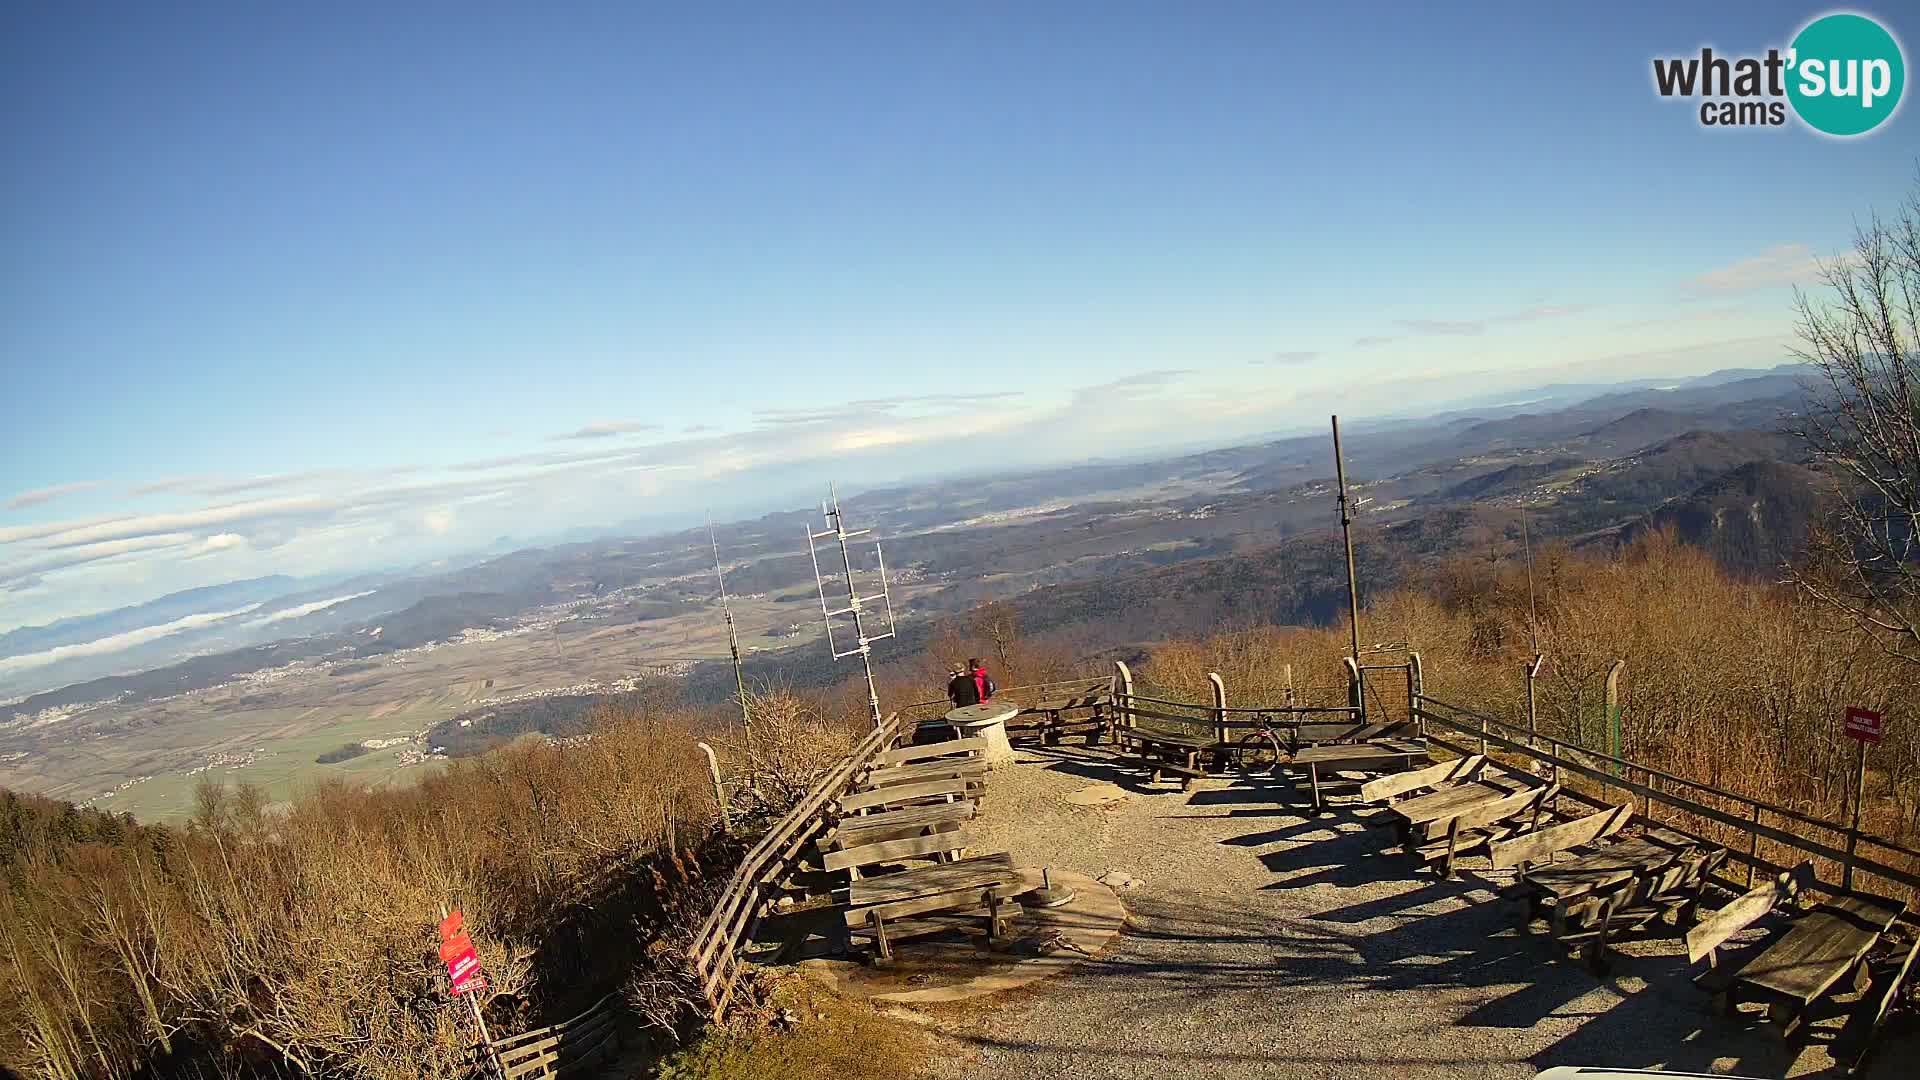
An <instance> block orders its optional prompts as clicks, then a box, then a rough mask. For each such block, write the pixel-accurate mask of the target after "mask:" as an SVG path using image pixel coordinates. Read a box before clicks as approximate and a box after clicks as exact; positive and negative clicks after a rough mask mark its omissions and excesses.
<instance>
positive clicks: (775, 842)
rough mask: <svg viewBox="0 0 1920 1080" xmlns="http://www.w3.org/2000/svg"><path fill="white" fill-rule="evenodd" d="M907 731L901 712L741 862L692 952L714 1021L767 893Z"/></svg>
mask: <svg viewBox="0 0 1920 1080" xmlns="http://www.w3.org/2000/svg"><path fill="white" fill-rule="evenodd" d="M903 726H904V724H903V722H902V720H901V714H900V713H897V712H896V713H894V714H893V715H891V716H889V717H887V718H886V719H885V720H883V721H882V722H881V723H880V726H879V727H876V728H874V729H873V730H872V731H869V732H868V733H867V734H866V736H865V737H864V738H862V739H861V740H860V741H859V743H857V744H856V745H855V746H854V748H853V750H852V751H851V752H849V753H848V754H847V756H846V757H844V758H842V759H841V760H840V763H839V764H837V765H835V766H834V767H833V768H831V769H829V770H827V773H826V775H824V776H822V777H821V778H820V779H819V780H817V781H815V782H814V784H813V786H812V787H810V788H808V789H807V794H806V795H805V796H804V797H803V798H802V799H801V800H800V802H799V803H798V804H796V805H795V806H794V808H793V809H792V810H789V811H787V814H786V816H785V817H782V818H781V819H780V820H779V821H778V822H777V823H775V824H774V826H773V828H771V829H769V830H767V833H766V835H765V836H762V837H761V838H760V841H759V842H758V843H756V844H755V845H753V847H752V849H750V850H749V851H748V852H747V854H746V857H745V858H743V859H741V860H740V866H739V867H738V868H737V869H736V870H735V871H734V872H733V877H732V878H730V879H729V880H728V881H727V886H726V889H725V890H723V891H722V892H721V894H720V899H719V900H718V901H716V902H715V904H714V906H713V911H712V913H711V914H709V915H708V916H707V920H706V922H704V923H702V924H701V926H700V932H699V933H698V934H696V935H695V936H694V940H693V945H692V946H691V948H690V950H689V951H690V954H691V960H692V963H693V970H694V974H695V976H696V977H697V979H698V980H699V983H700V993H701V996H702V997H703V998H704V1000H705V1003H706V1008H707V1012H708V1015H709V1016H711V1017H712V1018H713V1019H714V1020H716V1021H717V1020H719V1019H721V1018H722V1017H724V1016H725V1015H726V1011H727V1005H728V1003H729V1002H731V1001H732V1000H733V989H734V985H735V984H736V983H737V982H738V981H739V979H740V972H741V960H740V946H741V944H742V943H743V942H744V941H745V940H746V939H747V938H748V937H750V936H751V934H752V931H753V927H754V924H755V922H756V921H757V920H758V919H759V916H760V911H761V907H762V904H763V902H764V900H765V898H766V893H767V890H768V889H770V888H772V887H773V886H775V885H777V884H778V883H779V881H780V880H781V879H782V878H783V877H785V876H786V875H787V873H788V872H789V871H790V869H791V867H792V865H793V862H794V860H795V858H796V857H797V856H798V855H799V854H800V852H801V850H802V849H803V848H804V847H805V846H806V844H807V842H808V841H809V840H811V839H813V837H814V835H815V834H817V833H818V832H819V831H820V829H821V827H822V826H824V825H825V824H826V822H827V813H828V810H829V809H830V808H831V807H832V805H833V802H834V800H836V799H838V798H840V796H842V795H844V794H846V792H847V788H848V786H849V785H850V784H852V782H853V779H854V777H855V776H857V775H858V774H859V772H860V770H862V769H863V768H865V767H866V766H867V765H868V764H870V763H871V762H872V761H873V759H874V758H875V757H877V756H878V755H879V754H880V753H881V751H883V750H886V749H887V748H889V747H891V746H892V745H893V744H894V741H895V740H896V739H898V738H899V736H900V734H901V730H902V728H903Z"/></svg>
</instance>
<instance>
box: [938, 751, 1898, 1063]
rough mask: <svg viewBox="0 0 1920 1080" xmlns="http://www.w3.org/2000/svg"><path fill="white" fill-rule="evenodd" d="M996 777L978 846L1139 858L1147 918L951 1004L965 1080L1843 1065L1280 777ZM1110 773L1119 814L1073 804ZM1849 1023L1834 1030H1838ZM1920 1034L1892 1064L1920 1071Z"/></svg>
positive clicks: (1652, 953)
mask: <svg viewBox="0 0 1920 1080" xmlns="http://www.w3.org/2000/svg"><path fill="white" fill-rule="evenodd" d="M1021 760H1022V763H1021V764H1020V765H1017V766H1015V767H1012V768H1010V769H1003V770H1000V771H999V772H996V773H994V774H993V777H992V780H991V785H990V787H989V790H988V795H987V801H986V805H985V813H984V815H983V817H982V818H980V819H979V820H978V821H976V822H975V823H974V825H972V826H970V827H969V831H971V832H972V833H973V834H974V835H975V837H976V838H977V843H978V846H980V847H983V848H986V849H987V850H993V849H996V848H1002V847H1004V848H1005V849H1007V850H1010V851H1012V852H1013V853H1014V856H1015V858H1016V860H1017V861H1018V862H1020V863H1022V864H1026V865H1035V864H1051V865H1055V866H1064V867H1068V868H1071V869H1074V870H1078V871H1081V872H1082V873H1086V874H1089V875H1092V876H1095V877H1098V876H1100V875H1102V874H1105V873H1106V872H1108V871H1109V870H1114V869H1118V870H1123V871H1125V872H1126V873H1128V874H1131V875H1132V876H1134V877H1136V878H1140V879H1142V880H1143V881H1144V882H1145V884H1144V885H1142V886H1140V887H1139V888H1136V889H1130V890H1124V894H1123V896H1122V899H1123V900H1124V901H1125V903H1126V905H1127V908H1128V910H1129V912H1130V917H1129V919H1128V928H1127V932H1126V933H1125V934H1124V935H1123V936H1122V937H1121V938H1120V940H1119V942H1118V943H1117V945H1116V946H1115V947H1114V948H1113V949H1112V950H1111V951H1109V952H1108V953H1107V954H1106V955H1104V956H1102V957H1100V958H1098V959H1095V960H1092V961H1089V962H1088V963H1086V964H1084V965H1082V966H1080V967H1078V968H1077V969H1075V970H1074V971H1073V972H1071V973H1069V974H1066V975H1063V976H1061V977H1059V978H1057V979H1053V980H1049V981H1048V982H1046V983H1044V984H1041V985H1040V986H1038V987H1035V988H1033V989H1030V990H1027V991H1020V992H1016V993H1013V994H1009V995H1006V996H1004V997H998V998H992V999H988V1004H987V1005H984V1006H975V1007H971V1008H959V1007H955V1008H953V1009H950V1010H948V1011H944V1012H942V1011H938V1010H930V1011H931V1013H932V1016H933V1021H934V1024H935V1026H936V1027H938V1028H939V1029H940V1030H942V1031H944V1032H946V1033H947V1034H948V1035H949V1036H951V1037H952V1038H953V1039H954V1040H955V1041H956V1051H957V1052H956V1053H955V1054H954V1055H953V1057H952V1059H951V1060H950V1061H949V1062H947V1063H946V1066H945V1068H946V1070H947V1072H948V1073H949V1074H950V1075H952V1076H955V1077H962V1076H964V1077H967V1078H969V1080H973V1078H992V1077H1074V1078H1076V1080H1091V1078H1095V1077H1128V1078H1138V1077H1145V1076H1174V1075H1190V1076H1207V1077H1287V1078H1294V1077H1301V1078H1305V1077H1341V1078H1367V1077H1449V1078H1452V1077H1488V1078H1493V1077H1498V1078H1502V1080H1505V1078H1526V1077H1531V1076H1532V1075H1533V1074H1534V1072H1535V1071H1536V1070H1537V1069H1541V1068H1545V1067H1547V1066H1550V1065H1587V1066H1608V1067H1614V1068H1640V1069H1661V1070H1686V1071H1696V1072H1723V1073H1731V1074H1735V1075H1742V1076H1754V1077H1786V1076H1810V1075H1819V1074H1822V1073H1827V1072H1831V1066H1832V1062H1831V1060H1830V1059H1829V1057H1828V1055H1827V1054H1826V1052H1825V1049H1824V1048H1823V1046H1822V1045H1820V1043H1819V1042H1818V1041H1815V1042H1814V1043H1812V1044H1811V1045H1809V1046H1807V1047H1806V1048H1804V1049H1800V1050H1797V1051H1795V1050H1789V1049H1787V1048H1786V1047H1783V1046H1782V1045H1781V1044H1780V1042H1779V1040H1778V1039H1776V1038H1774V1037H1773V1036H1772V1034H1771V1033H1770V1032H1769V1031H1767V1030H1766V1029H1765V1028H1764V1027H1763V1026H1762V1025H1760V1024H1758V1023H1757V1022H1756V1021H1755V1019H1754V1018H1753V1015H1752V1014H1751V1013H1748V1014H1744V1015H1743V1016H1742V1017H1741V1018H1740V1019H1738V1020H1722V1019H1718V1018H1715V1017H1713V1016H1711V1015H1710V1014H1709V1013H1708V1012H1707V1011H1706V1009H1705V1007H1704V1005H1705V1002H1704V996H1703V995H1702V994H1701V993H1700V992H1699V991H1697V990H1696V989H1695V988H1694V987H1693V985H1692V984H1691V982H1690V981H1689V980H1688V978H1687V968H1686V958H1685V956H1684V955H1683V953H1682V949H1681V946H1680V944H1679V942H1678V941H1677V940H1672V939H1666V940H1656V941H1647V942H1636V943H1631V944H1629V945H1628V946H1627V947H1626V950H1625V952H1626V955H1622V956H1619V957H1618V958H1617V959H1616V961H1615V964H1614V970H1613V974H1612V975H1611V976H1610V977H1609V978H1608V979H1606V980H1596V979H1595V978H1594V977H1593V976H1592V975H1590V974H1589V973H1588V972H1587V971H1586V969H1585V968H1584V967H1582V966H1580V965H1578V964H1573V963H1555V962H1554V961H1553V949H1552V947H1551V943H1550V942H1549V941H1548V939H1547V938H1546V937H1545V934H1544V931H1543V930H1540V929H1536V930H1534V931H1532V932H1528V933H1523V932H1521V931H1518V930H1516V929H1515V928H1514V927H1513V926H1512V925H1511V924H1510V921H1509V916H1508V915H1507V913H1506V911H1505V910H1504V909H1505V905H1503V904H1501V903H1499V902H1498V901H1497V900H1496V899H1495V898H1494V896H1493V892H1494V890H1496V889H1498V888H1499V887H1500V886H1501V885H1503V884H1504V883H1505V882H1506V881H1507V880H1509V877H1508V875H1506V874H1498V875H1494V874H1483V873H1481V872H1480V871H1477V870H1475V869H1474V866H1475V865H1480V866H1484V860H1478V859H1468V860H1467V866H1466V869H1465V870H1464V873H1463V876H1462V878H1461V879H1460V880H1457V881H1452V882H1443V881H1439V880H1437V879H1435V878H1434V877H1433V876H1432V875H1431V874H1427V873H1416V872H1415V871H1414V869H1413V868H1412V866H1411V864H1410V862H1409V861H1408V860H1407V859H1406V857H1404V856H1401V855H1399V854H1397V853H1385V852H1383V850H1382V848H1383V844H1382V842H1381V837H1380V836H1379V835H1378V834H1375V833H1373V832H1371V831H1370V830H1367V829H1366V828H1365V827H1364V826H1362V825H1360V824H1359V823H1358V822H1356V821H1355V820H1354V818H1353V816H1352V810H1351V808H1350V807H1344V806H1340V802H1341V800H1336V802H1335V806H1336V809H1333V810H1331V811H1330V812H1329V813H1327V814H1326V815H1324V816H1322V817H1319V818H1317V819H1313V820H1308V819H1307V818H1305V817H1303V816H1301V815H1300V814H1297V813H1294V812H1292V811H1289V810H1287V809H1285V808H1284V807H1282V806H1281V805H1280V804H1279V803H1278V802H1277V801H1276V800H1275V798H1274V795H1273V792H1272V791H1271V790H1263V789H1259V788H1255V787H1251V786H1244V785H1231V784H1228V783H1226V782H1224V781H1204V782H1202V783H1201V784H1200V785H1199V786H1198V787H1197V788H1196V789H1195V790H1194V791H1192V792H1186V793H1182V792H1179V791H1178V790H1176V789H1173V788H1171V787H1163V788H1158V789H1153V790H1149V789H1146V788H1144V787H1143V786H1142V784H1141V779H1142V777H1141V776H1140V775H1139V774H1138V773H1136V772H1135V771H1133V770H1132V769H1131V768H1130V767H1129V766H1127V765H1126V764H1125V763H1123V762H1119V761H1116V760H1115V759H1113V758H1112V757H1110V756H1108V755H1106V754H1104V753H1102V752H1101V751H1099V750H1097V749H1096V750H1082V749H1080V748H1079V747H1077V746H1076V747H1070V748H1057V749H1050V750H1046V751H1037V752H1036V751H1027V750H1022V751H1021ZM1102 781H1110V782H1113V783H1117V784H1119V785H1121V786H1122V787H1123V788H1124V789H1126V791H1127V797H1126V799H1125V800H1124V801H1123V802H1120V803H1118V804H1116V805H1114V806H1111V807H1109V808H1099V807H1086V806H1076V805H1074V804H1072V803H1070V802H1068V801H1067V799H1066V796H1067V795H1069V794H1071V793H1073V792H1074V791H1076V790H1079V789H1083V788H1085V787H1087V786H1088V785H1090V784H1094V783H1098V782H1102ZM1835 1026H1836V1025H1834V1024H1829V1025H1826V1026H1825V1027H1824V1028H1822V1029H1820V1030H1817V1031H1816V1032H1815V1033H1814V1034H1813V1036H1812V1039H1814V1040H1822V1039H1826V1038H1830V1037H1831V1032H1832V1031H1833V1030H1834V1028H1835ZM1914 1041H1915V1040H1913V1039H1906V1040H1903V1041H1902V1042H1892V1043H1890V1044H1889V1045H1886V1046H1885V1047H1884V1048H1883V1051H1882V1053H1881V1054H1880V1055H1879V1058H1878V1060H1877V1061H1876V1063H1875V1067H1874V1068H1873V1070H1872V1071H1871V1072H1870V1074H1869V1075H1871V1076H1874V1077H1894V1076H1902V1077H1909V1076H1916V1075H1920V1072H1917V1071H1913V1070H1914V1069H1915V1059H1914V1056H1913V1054H1912V1053H1911V1050H1912V1046H1911V1044H1912V1043H1913V1042H1914Z"/></svg>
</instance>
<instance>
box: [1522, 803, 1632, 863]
mask: <svg viewBox="0 0 1920 1080" xmlns="http://www.w3.org/2000/svg"><path fill="white" fill-rule="evenodd" d="M1631 820H1633V807H1631V806H1616V807H1614V808H1613V809H1611V810H1602V811H1600V812H1599V813H1597V814H1588V815H1587V816H1586V817H1583V818H1576V819H1575V820H1573V821H1564V822H1561V823H1560V824H1558V825H1551V826H1548V827H1547V828H1544V829H1539V830H1536V831H1534V832H1530V833H1528V834H1527V835H1525V836H1516V837H1514V838H1513V839H1511V840H1496V841H1494V843H1493V846H1492V849H1491V851H1490V853H1489V854H1490V856H1491V858H1492V861H1493V869H1495V870H1505V869H1507V868H1508V867H1512V866H1519V865H1520V864H1521V863H1525V862H1532V861H1533V860H1535V859H1544V858H1546V857H1547V856H1549V855H1552V854H1553V853H1554V852H1557V851H1567V850H1570V849H1572V848H1577V847H1579V846H1580V845H1582V844H1590V843H1592V842H1594V841H1595V840H1599V839H1603V838H1605V837H1608V836H1612V835H1613V834H1614V833H1617V832H1619V831H1620V830H1621V829H1624V828H1626V827H1627V822H1629V821H1631Z"/></svg>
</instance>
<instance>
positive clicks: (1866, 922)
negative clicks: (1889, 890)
mask: <svg viewBox="0 0 1920 1080" xmlns="http://www.w3.org/2000/svg"><path fill="white" fill-rule="evenodd" d="M1899 917H1900V907H1899V905H1897V904H1894V903H1890V902H1888V901H1885V900H1878V899H1875V898H1871V897H1865V896H1838V897H1835V898H1834V899H1832V900H1829V901H1827V902H1825V903H1823V904H1821V905H1820V906H1819V907H1817V908H1815V909H1813V910H1812V911H1811V912H1809V913H1807V914H1806V915H1804V916H1802V917H1801V918H1799V919H1796V920H1795V921H1794V923H1793V926H1792V927H1791V928H1790V929H1788V931H1787V932H1786V934H1784V935H1783V936H1782V937H1781V938H1780V939H1779V940H1778V941H1775V942H1774V943H1773V944H1772V945H1769V946H1767V948H1766V950H1765V951H1764V952H1762V953H1761V954H1760V955H1759V956H1756V957H1754V958H1753V960H1751V961H1750V962H1748V963H1747V964H1746V965H1744V966H1743V967H1741V969H1740V971H1739V973H1738V974H1736V975H1735V976H1734V977H1733V984H1732V988H1731V996H1730V998H1729V1000H1728V1004H1729V1005H1736V1004H1738V1003H1739V1002H1740V1001H1741V1000H1752V999H1758V1000H1764V1001H1766V1002H1767V1006H1768V1007H1767V1015H1768V1018H1769V1019H1771V1020H1772V1021H1773V1022H1774V1023H1775V1024H1776V1025H1778V1027H1779V1029H1780V1034H1781V1035H1782V1036H1784V1037H1787V1038H1791V1037H1793V1036H1794V1035H1796V1034H1798V1033H1799V1031H1800V1029H1801V1028H1802V1026H1803V1025H1804V1024H1805V1022H1806V1015H1807V1011H1808V1009H1809V1008H1811V1007H1812V1006H1813V1004H1814V1003H1815V1002H1818V1001H1819V1000H1820V999H1821V998H1823V997H1825V996H1826V995H1827V992H1828V991H1830V990H1832V989H1833V987H1834V985H1835V984H1836V983H1838V982H1839V981H1840V980H1841V979H1842V978H1844V977H1846V975H1847V974H1848V973H1849V972H1855V973H1859V972H1864V971H1865V968H1864V967H1863V965H1862V963H1861V962H1862V961H1863V960H1865V959H1866V956H1867V953H1868V952H1869V951H1871V950H1872V949H1873V947H1874V945H1876V944H1878V943H1879V941H1880V937H1881V935H1883V934H1885V933H1886V932H1887V930H1888V928H1889V927H1891V926H1892V925H1893V923H1894V920H1895V919H1898V918H1899Z"/></svg>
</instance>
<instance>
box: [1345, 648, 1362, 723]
mask: <svg viewBox="0 0 1920 1080" xmlns="http://www.w3.org/2000/svg"><path fill="white" fill-rule="evenodd" d="M1340 662H1341V663H1342V664H1345V665H1346V666H1347V707H1348V708H1350V709H1357V710H1359V713H1358V715H1356V716H1355V717H1354V719H1356V720H1358V721H1360V722H1361V723H1366V720H1367V688H1366V686H1365V684H1364V683H1362V682H1361V681H1360V680H1361V676H1360V663H1359V661H1357V660H1355V659H1354V658H1353V657H1351V656H1343V657H1341V658H1340Z"/></svg>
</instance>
